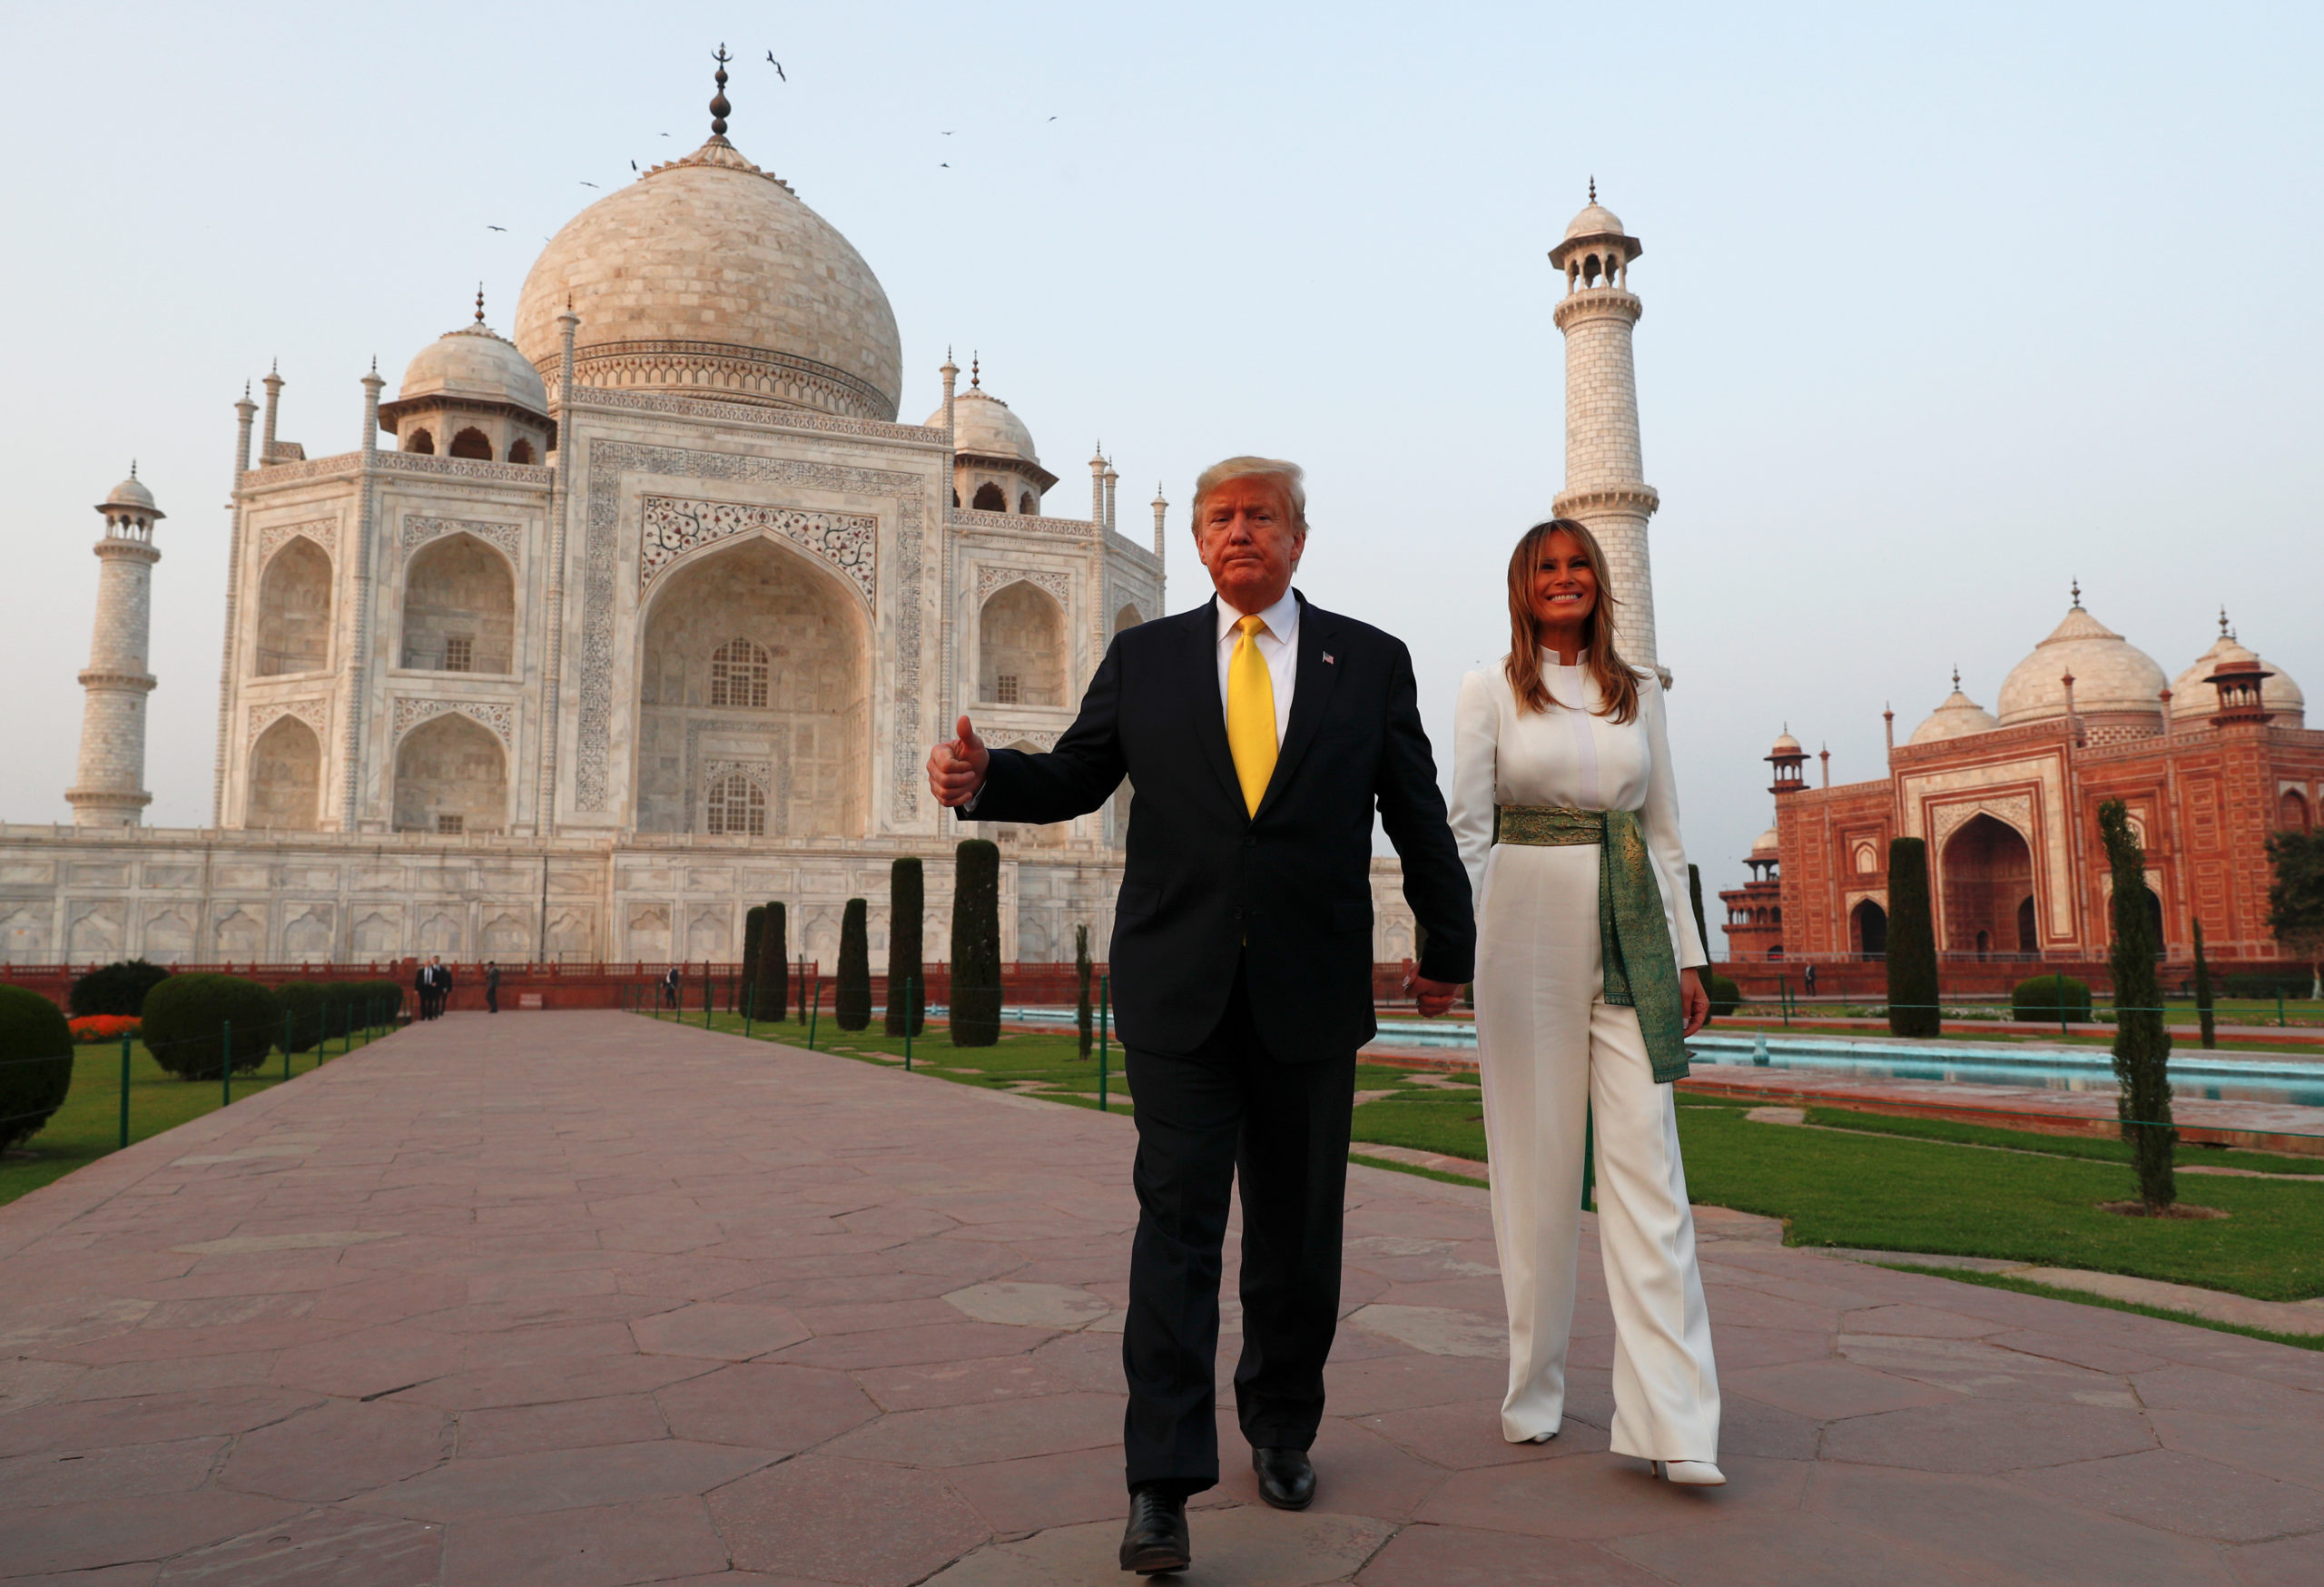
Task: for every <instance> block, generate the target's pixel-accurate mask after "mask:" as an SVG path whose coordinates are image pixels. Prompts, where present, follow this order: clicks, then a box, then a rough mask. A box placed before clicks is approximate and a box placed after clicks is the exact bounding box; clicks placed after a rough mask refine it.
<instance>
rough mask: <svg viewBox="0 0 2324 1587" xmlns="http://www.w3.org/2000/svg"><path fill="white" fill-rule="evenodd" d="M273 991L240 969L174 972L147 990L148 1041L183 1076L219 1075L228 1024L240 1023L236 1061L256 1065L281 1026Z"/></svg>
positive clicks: (155, 1053) (151, 1049)
mask: <svg viewBox="0 0 2324 1587" xmlns="http://www.w3.org/2000/svg"><path fill="white" fill-rule="evenodd" d="M281 1018H282V1016H281V1004H280V1003H278V1002H277V1001H276V1000H275V996H274V994H273V993H272V992H271V991H267V990H266V988H264V987H262V986H261V985H259V983H258V982H256V981H245V980H243V979H242V978H241V976H238V975H173V976H172V977H170V979H169V980H167V981H162V983H161V984H160V985H158V986H156V987H155V988H154V989H153V991H150V992H147V993H146V994H145V1047H146V1050H147V1051H149V1052H151V1053H152V1054H153V1061H154V1062H155V1063H158V1064H160V1065H161V1066H162V1068H163V1069H167V1070H168V1071H169V1072H170V1073H172V1074H173V1075H175V1076H177V1077H178V1078H179V1079H183V1080H201V1079H212V1080H214V1079H217V1078H218V1076H219V1073H220V1067H221V1061H220V1060H221V1059H222V1056H223V1054H224V1040H223V1035H224V1030H225V1027H226V1026H227V1025H229V1024H231V1025H232V1026H233V1028H234V1053H233V1063H234V1067H235V1068H236V1069H256V1068H257V1067H258V1066H259V1065H260V1064H261V1063H263V1062H265V1061H266V1055H267V1054H268V1053H269V1052H271V1051H272V1050H273V1049H274V1040H275V1038H276V1036H277V1035H279V1034H280V1033H281Z"/></svg>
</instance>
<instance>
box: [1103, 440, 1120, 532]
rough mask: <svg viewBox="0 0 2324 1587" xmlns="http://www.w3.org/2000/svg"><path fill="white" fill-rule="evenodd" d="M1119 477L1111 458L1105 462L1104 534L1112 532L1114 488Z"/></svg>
mask: <svg viewBox="0 0 2324 1587" xmlns="http://www.w3.org/2000/svg"><path fill="white" fill-rule="evenodd" d="M1120 479H1121V476H1120V475H1118V474H1117V473H1115V472H1114V464H1113V459H1112V458H1108V459H1107V460H1106V533H1108V534H1109V535H1110V534H1112V533H1113V532H1114V521H1115V520H1114V487H1115V486H1116V484H1117V483H1118V482H1119V480H1120Z"/></svg>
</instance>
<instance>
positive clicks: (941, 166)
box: [936, 160, 952, 171]
mask: <svg viewBox="0 0 2324 1587" xmlns="http://www.w3.org/2000/svg"><path fill="white" fill-rule="evenodd" d="M936 167H937V169H938V170H940V171H950V170H951V169H952V163H951V162H950V160H939V161H938V162H937V163H936Z"/></svg>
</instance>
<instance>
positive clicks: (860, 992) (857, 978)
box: [832, 898, 872, 1030]
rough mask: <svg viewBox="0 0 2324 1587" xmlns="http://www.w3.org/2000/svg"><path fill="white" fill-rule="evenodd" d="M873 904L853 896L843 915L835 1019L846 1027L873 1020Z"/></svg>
mask: <svg viewBox="0 0 2324 1587" xmlns="http://www.w3.org/2000/svg"><path fill="white" fill-rule="evenodd" d="M871 910H872V906H871V905H870V904H869V903H867V902H864V901H863V900H862V899H860V898H851V899H849V900H848V901H847V907H846V908H845V909H843V910H842V911H841V912H840V917H839V983H838V984H837V985H836V986H834V987H833V988H832V1019H833V1020H837V1021H838V1023H839V1028H840V1029H841V1030H862V1029H863V1028H864V1027H865V1026H866V1025H869V1024H870V1023H872V944H871V933H870V930H869V922H868V917H869V915H870V914H871Z"/></svg>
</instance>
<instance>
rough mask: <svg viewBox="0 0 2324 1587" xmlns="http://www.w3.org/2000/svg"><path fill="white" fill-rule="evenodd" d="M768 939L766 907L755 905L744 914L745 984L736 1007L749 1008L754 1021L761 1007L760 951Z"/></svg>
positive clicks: (737, 997)
mask: <svg viewBox="0 0 2324 1587" xmlns="http://www.w3.org/2000/svg"><path fill="white" fill-rule="evenodd" d="M765 938H766V905H764V904H763V903H754V904H753V905H752V906H751V907H750V908H748V909H746V910H744V911H743V984H742V986H741V987H740V988H739V989H738V990H737V991H736V993H735V996H736V999H737V1001H736V1003H735V1007H736V1008H737V1009H738V1010H740V1009H743V1008H747V1009H749V1010H751V1014H752V1017H753V1019H755V1018H757V1017H758V1006H759V950H760V948H761V947H762V946H763V945H764V942H765Z"/></svg>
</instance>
